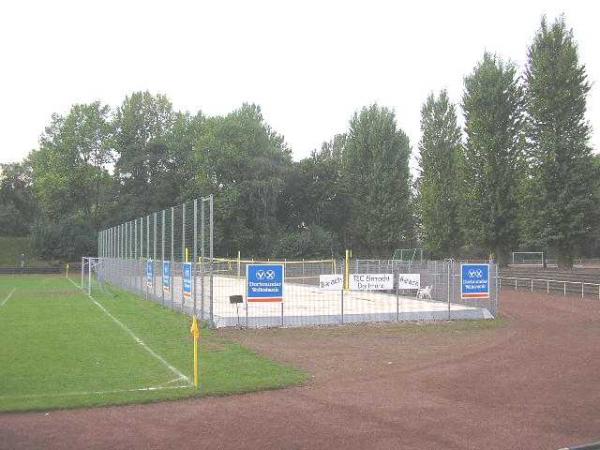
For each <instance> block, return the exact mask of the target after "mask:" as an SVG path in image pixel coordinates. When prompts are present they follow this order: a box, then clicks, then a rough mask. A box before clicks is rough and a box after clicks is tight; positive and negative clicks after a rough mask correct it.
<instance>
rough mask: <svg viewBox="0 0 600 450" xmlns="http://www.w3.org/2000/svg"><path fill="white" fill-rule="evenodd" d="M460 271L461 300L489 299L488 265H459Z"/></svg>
mask: <svg viewBox="0 0 600 450" xmlns="http://www.w3.org/2000/svg"><path fill="white" fill-rule="evenodd" d="M460 271H461V277H460V286H461V297H462V298H489V296H490V265H489V264H461V270H460Z"/></svg>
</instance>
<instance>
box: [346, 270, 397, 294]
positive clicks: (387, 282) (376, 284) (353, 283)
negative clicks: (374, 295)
mask: <svg viewBox="0 0 600 450" xmlns="http://www.w3.org/2000/svg"><path fill="white" fill-rule="evenodd" d="M393 289H394V274H393V273H355V274H352V275H350V290H352V291H388V290H393Z"/></svg>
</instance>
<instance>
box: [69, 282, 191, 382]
mask: <svg viewBox="0 0 600 450" xmlns="http://www.w3.org/2000/svg"><path fill="white" fill-rule="evenodd" d="M69 281H70V282H71V284H73V286H75V287H76V288H77V289H81V288H80V287H79V286H77V284H75V282H74V281H73V280H71V279H70V278H69ZM81 290H82V291H83V289H81ZM84 293H85V295H87V296H88V297H89V299H90V300H91V301H92V302H93V303H94V305H96V306H97V307H98V308H100V309H101V310H102V312H103V313H104V314H106V315H107V316H108V317H110V318H111V319H112V320H113V322H115V323H116V324H117V325H119V326H120V327H121V329H122V330H123V331H125V332H126V333H127V334H128V335H129V336H131V338H132V339H133V340H134V341H135V342H137V343H138V344H139V345H141V346H142V348H143V349H144V350H146V351H147V352H148V353H150V354H151V355H152V356H154V357H155V358H156V359H158V360H159V361H160V362H161V363H162V364H163V365H164V366H165V367H166V368H167V369H169V370H170V371H171V372H173V373H174V374H175V375H177V376H178V377H179V379H180V380H186V381H187V383H188V385H189V386H193V383H192V380H190V378H189V377H188V376H186V375H184V374H183V373H182V372H181V371H180V370H179V369H177V368H175V367H174V366H172V365H171V364H169V363H168V362H167V361H166V360H165V359H164V358H163V357H162V356H160V355H159V354H158V353H156V352H155V351H154V350H152V349H151V348H150V347H148V345H147V344H146V343H145V342H144V341H142V340H141V339H140V338H139V337H137V336H136V335H135V334H134V333H133V331H131V330H130V329H129V328H128V327H127V325H125V324H124V323H123V322H121V321H120V320H119V319H117V318H116V317H115V316H113V315H112V314H111V313H110V312H108V310H107V309H106V308H105V307H104V306H102V304H100V303H99V302H98V301H97V300H96V299H95V298H94V297H92V296H91V295H89V294H88V293H87V292H85V291H84Z"/></svg>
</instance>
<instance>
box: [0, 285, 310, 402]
mask: <svg viewBox="0 0 600 450" xmlns="http://www.w3.org/2000/svg"><path fill="white" fill-rule="evenodd" d="M11 292H12V294H11ZM9 294H10V295H9ZM94 298H95V299H96V301H97V302H98V303H99V304H101V305H102V307H103V308H105V310H106V311H108V312H109V313H110V314H111V315H112V317H114V318H116V319H117V320H119V321H120V322H121V323H122V324H123V325H124V326H125V327H127V328H128V329H129V330H131V332H132V333H133V334H135V336H137V337H138V338H139V339H141V340H142V341H143V342H144V344H145V345H146V346H148V347H149V348H150V349H152V351H154V352H155V354H157V355H159V356H160V357H161V358H163V360H164V361H166V362H167V363H168V364H170V365H171V366H172V367H174V368H176V370H178V371H179V372H180V373H182V374H183V375H184V376H186V377H188V378H189V379H193V375H192V368H193V364H192V360H193V356H192V355H193V353H192V340H191V339H190V331H189V330H190V322H189V318H188V317H186V316H185V315H183V314H181V313H178V312H174V311H171V310H168V309H165V308H163V307H161V306H160V305H159V304H156V303H153V302H147V301H144V300H142V299H140V298H138V297H136V296H135V295H133V294H130V293H127V292H123V291H120V290H112V289H111V290H110V291H106V290H102V289H95V290H94ZM0 299H2V305H0V311H1V312H2V314H0V339H2V342H6V343H10V345H3V346H2V347H0V379H1V380H2V383H0V412H2V411H15V410H20V411H23V410H39V409H42V410H48V409H52V408H73V407H82V406H101V405H110V404H124V403H142V402H151V401H157V400H167V399H177V398H183V397H190V396H198V395H224V394H230V393H240V392H250V391H257V390H262V389H274V388H279V387H284V386H288V385H290V384H298V383H301V382H302V381H303V380H305V379H306V375H305V374H304V373H302V372H300V371H298V370H296V369H293V368H291V367H285V366H282V365H280V364H277V363H274V362H272V361H269V360H267V359H266V358H263V357H261V356H258V355H256V354H254V353H253V352H251V351H249V350H247V349H245V348H243V347H241V346H240V345H238V344H236V343H233V342H229V341H226V340H225V339H222V338H220V337H218V336H216V335H215V334H214V333H212V332H211V331H210V330H207V329H203V330H202V337H201V339H200V372H201V377H200V381H201V389H200V390H195V389H194V388H193V387H191V386H190V382H189V381H187V380H185V379H178V374H177V373H174V371H172V370H169V368H168V367H167V366H166V364H163V363H161V361H159V359H158V358H156V357H155V356H153V355H151V354H150V353H149V352H148V351H146V350H145V349H144V347H143V346H141V345H140V344H139V343H138V342H137V341H136V340H135V339H133V338H132V336H131V335H130V334H129V333H127V332H125V331H124V330H123V329H122V328H121V326H119V325H118V324H117V323H115V321H113V319H111V318H110V317H109V316H108V315H107V314H106V313H105V312H104V311H103V310H102V309H101V308H99V307H98V306H97V305H95V304H94V303H92V301H91V300H90V299H89V298H88V297H87V295H85V294H84V293H83V292H82V291H81V290H80V289H79V288H78V287H77V286H76V285H74V284H73V283H72V282H70V281H69V280H68V279H66V278H64V277H60V276H53V277H47V276H46V277H43V276H20V277H8V276H3V277H0ZM115 350H117V351H115ZM161 387H162V389H161ZM148 388H154V389H148Z"/></svg>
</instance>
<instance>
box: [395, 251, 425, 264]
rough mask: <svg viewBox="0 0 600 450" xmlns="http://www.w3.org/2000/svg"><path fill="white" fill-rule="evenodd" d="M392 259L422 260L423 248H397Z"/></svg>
mask: <svg viewBox="0 0 600 450" xmlns="http://www.w3.org/2000/svg"><path fill="white" fill-rule="evenodd" d="M392 259H393V260H396V261H408V262H413V261H414V262H423V249H422V248H399V249H396V250H395V251H394V254H393V255H392Z"/></svg>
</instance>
